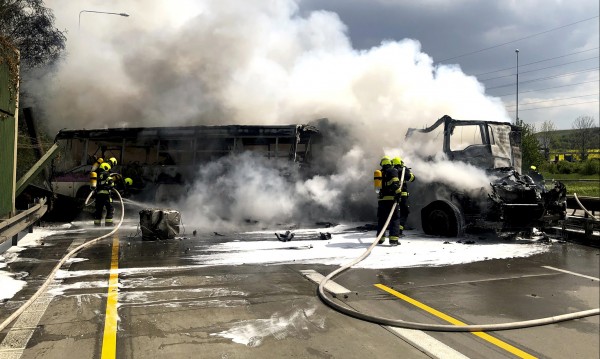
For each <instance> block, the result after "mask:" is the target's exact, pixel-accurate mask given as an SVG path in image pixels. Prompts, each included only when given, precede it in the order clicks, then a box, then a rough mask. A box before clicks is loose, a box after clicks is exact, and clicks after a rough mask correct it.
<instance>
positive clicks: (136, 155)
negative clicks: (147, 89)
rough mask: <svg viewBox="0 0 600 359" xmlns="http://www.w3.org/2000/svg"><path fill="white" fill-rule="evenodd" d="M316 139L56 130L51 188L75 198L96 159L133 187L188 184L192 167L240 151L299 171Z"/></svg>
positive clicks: (265, 129) (299, 129) (279, 130)
mask: <svg viewBox="0 0 600 359" xmlns="http://www.w3.org/2000/svg"><path fill="white" fill-rule="evenodd" d="M317 135H319V131H318V130H317V128H316V127H314V126H310V125H273V126H260V125H231V126H178V127H136V128H109V129H91V130H62V131H60V132H59V133H58V134H57V135H56V138H55V142H57V143H61V144H63V146H61V147H63V151H62V152H61V155H60V160H59V161H55V162H54V164H53V171H52V172H53V180H52V183H53V187H54V189H55V190H56V191H58V192H59V194H62V195H67V196H78V195H77V193H79V189H80V188H83V186H86V184H87V172H88V171H89V168H90V166H89V165H91V164H92V163H93V162H94V161H95V158H97V157H103V158H108V157H115V158H117V159H119V161H118V162H119V170H120V171H121V173H122V174H123V175H124V176H126V177H131V178H132V179H133V182H134V183H137V184H140V183H144V184H161V185H163V184H164V185H171V184H182V183H185V182H186V181H188V180H189V179H191V178H193V176H194V174H195V172H196V171H197V169H198V166H197V165H198V164H201V163H206V162H210V161H214V160H217V159H219V158H221V157H224V156H227V155H229V154H234V153H242V152H245V151H249V152H253V153H255V154H258V155H260V156H263V157H265V158H268V159H269V160H274V161H278V162H280V163H281V164H283V165H284V166H285V165H286V163H287V162H293V163H295V164H296V166H299V165H304V164H306V163H307V162H308V161H309V160H310V144H311V139H312V138H313V137H314V136H317Z"/></svg>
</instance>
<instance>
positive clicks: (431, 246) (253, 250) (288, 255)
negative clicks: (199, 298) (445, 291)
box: [194, 226, 551, 269]
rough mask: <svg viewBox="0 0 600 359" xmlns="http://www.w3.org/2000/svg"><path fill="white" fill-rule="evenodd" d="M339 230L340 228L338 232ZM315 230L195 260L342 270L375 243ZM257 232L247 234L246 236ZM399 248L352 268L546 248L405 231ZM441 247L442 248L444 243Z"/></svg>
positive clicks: (224, 248)
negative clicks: (340, 267) (324, 237)
mask: <svg viewBox="0 0 600 359" xmlns="http://www.w3.org/2000/svg"><path fill="white" fill-rule="evenodd" d="M338 227H340V226H338ZM338 227H335V228H328V229H322V228H321V229H316V230H296V231H293V233H295V234H296V238H298V237H300V236H306V235H307V234H308V235H310V234H311V233H313V232H314V234H315V236H313V237H314V238H315V239H311V240H296V239H293V240H291V241H289V242H280V241H278V240H277V238H276V237H275V235H274V234H273V233H272V232H265V233H270V235H271V236H272V238H273V239H271V240H263V241H244V240H243V238H242V239H241V240H239V241H233V242H226V243H219V244H214V245H211V246H208V247H203V248H201V251H202V252H205V254H204V255H198V256H195V257H194V259H195V261H196V262H197V263H198V264H203V265H241V264H286V263H295V264H326V265H342V264H346V263H347V262H349V261H351V260H353V259H355V258H357V257H359V256H360V255H362V254H363V253H364V252H365V251H366V250H367V248H368V247H369V246H370V245H371V243H372V242H373V241H374V240H375V235H374V233H375V232H374V231H371V232H342V231H340V229H342V230H343V229H344V228H343V227H340V228H338ZM319 231H321V232H326V231H328V232H330V233H331V234H332V239H330V240H319V239H316V238H318V232H319ZM256 233H257V232H252V233H248V235H249V236H251V235H255V234H256ZM407 234H408V235H407V236H406V237H404V238H402V239H401V240H400V243H401V245H399V246H397V247H390V246H389V245H388V244H387V241H386V243H385V244H383V245H378V246H376V247H375V248H374V249H373V251H372V253H371V255H370V256H368V257H367V258H366V259H365V260H363V261H362V262H360V263H358V264H357V265H355V266H354V268H373V269H382V268H405V267H417V266H445V265H453V264H462V263H471V262H478V261H484V260H491V259H503V258H516V257H529V256H532V255H535V254H539V253H543V252H546V251H548V250H549V248H550V247H551V246H549V245H547V244H542V243H536V242H535V241H530V240H521V239H513V240H511V241H498V240H493V241H492V240H488V241H483V240H477V239H472V240H473V241H474V242H475V243H474V244H464V242H465V241H467V240H469V239H464V238H463V239H461V241H462V242H463V243H457V241H458V239H456V238H454V239H448V238H436V237H430V236H426V235H424V234H422V233H416V231H407ZM445 242H447V243H445Z"/></svg>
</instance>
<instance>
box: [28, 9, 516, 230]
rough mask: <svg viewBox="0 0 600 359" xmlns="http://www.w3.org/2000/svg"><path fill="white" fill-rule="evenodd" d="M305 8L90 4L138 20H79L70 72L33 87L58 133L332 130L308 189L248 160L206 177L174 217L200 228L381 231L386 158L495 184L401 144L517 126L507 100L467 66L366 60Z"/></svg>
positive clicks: (391, 57) (385, 54)
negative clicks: (359, 227) (349, 225)
mask: <svg viewBox="0 0 600 359" xmlns="http://www.w3.org/2000/svg"><path fill="white" fill-rule="evenodd" d="M299 1H300V0H279V1H262V0H248V1H243V2H240V1H234V0H204V1H191V0H190V1H179V2H177V5H176V6H174V5H173V4H172V3H171V2H165V1H158V0H153V1H149V0H144V1H142V0H138V1H129V2H127V3H126V4H123V3H122V2H116V1H112V2H111V1H109V2H106V1H100V0H96V1H89V2H88V4H87V5H86V8H88V9H98V10H99V9H107V8H111V6H113V5H114V7H115V8H120V9H121V8H122V7H123V6H127V7H128V8H127V9H123V11H125V10H126V12H128V13H129V14H131V17H130V18H116V17H114V16H98V15H95V14H90V13H83V14H80V20H81V23H80V26H79V28H78V31H77V32H75V31H71V32H70V33H69V36H68V53H67V55H66V56H65V58H64V60H63V61H62V62H61V63H60V64H59V65H58V66H57V68H55V69H54V70H53V71H51V72H45V73H40V74H38V75H39V76H38V79H37V80H36V81H30V82H28V83H26V84H24V86H26V87H27V91H28V93H30V94H31V95H32V96H33V97H32V99H33V100H35V102H36V105H37V106H38V107H40V108H41V109H43V113H42V116H43V118H44V119H46V124H47V126H48V127H49V128H50V129H51V130H52V131H56V130H58V129H60V128H65V127H68V128H101V127H121V126H125V127H126V126H167V125H168V126H175V125H229V124H253V125H272V124H292V123H309V122H311V121H313V120H315V119H319V118H327V119H328V122H327V123H325V122H321V125H322V127H319V128H320V130H321V131H322V132H323V133H324V135H325V137H326V139H327V141H328V142H327V143H326V144H325V146H323V148H322V153H321V154H319V156H320V157H319V159H318V161H316V163H315V166H314V167H313V168H314V169H320V170H321V172H317V175H315V176H313V177H311V178H308V179H305V178H301V177H296V176H294V174H293V173H292V175H291V176H287V177H283V176H280V175H278V173H279V172H280V171H279V170H278V169H274V168H272V167H270V166H269V165H265V163H264V162H263V161H262V160H260V159H255V158H251V157H249V156H246V155H243V156H242V157H240V158H227V159H224V160H222V161H218V162H215V163H211V164H209V165H207V166H205V167H202V168H199V173H198V176H197V181H196V182H195V183H194V184H193V186H192V190H191V191H190V192H189V193H188V196H187V198H186V199H185V201H183V202H182V203H178V204H176V205H175V206H177V207H178V208H182V209H183V211H184V213H185V214H186V217H187V218H188V219H189V220H193V221H204V222H206V223H211V224H213V225H214V224H226V223H228V224H229V225H231V224H232V223H233V224H235V223H238V222H239V221H241V220H245V219H252V220H257V221H264V222H269V223H277V222H286V221H290V220H295V221H298V220H299V219H301V218H307V219H310V217H326V218H327V219H331V220H335V219H340V218H342V219H347V220H356V219H364V218H365V217H367V216H371V217H374V215H375V210H374V208H375V202H376V201H375V197H374V193H373V189H372V173H373V170H374V169H375V168H376V167H377V165H378V163H379V158H380V157H381V156H382V155H383V154H387V155H390V156H398V155H399V156H402V157H403V158H404V160H405V161H406V162H407V163H408V164H409V165H410V166H411V167H412V169H413V172H414V173H415V175H416V176H417V180H419V181H444V182H449V183H451V184H454V185H457V186H459V187H461V188H467V189H468V188H479V187H482V186H486V185H487V184H488V183H489V180H488V179H487V178H486V177H485V174H484V173H483V172H482V171H479V170H477V169H475V168H473V167H470V166H463V165H460V166H459V165H456V164H451V163H449V162H447V161H445V160H444V159H443V158H438V160H437V161H434V162H427V163H425V162H422V161H420V160H419V158H418V154H419V152H420V151H421V150H423V148H422V147H421V146H425V145H426V144H419V146H411V147H409V146H406V145H405V144H404V134H405V133H406V130H407V128H409V127H415V128H423V127H425V126H427V125H431V124H433V123H434V122H435V121H436V120H437V119H438V118H440V117H441V116H443V115H445V114H448V115H450V116H452V117H453V118H457V119H461V120H482V119H485V120H489V121H508V115H507V112H506V110H505V109H504V107H503V105H502V103H501V101H500V100H499V99H498V98H493V97H490V96H487V95H486V94H485V88H484V86H483V85H482V84H481V83H479V82H478V81H477V79H476V78H474V77H472V76H467V75H465V74H464V73H463V72H462V71H461V69H460V68H459V67H458V66H451V65H450V66H449V65H434V59H432V58H431V57H430V56H428V55H427V54H426V53H423V52H422V51H421V44H420V43H419V41H418V39H404V40H402V41H383V42H382V43H381V44H380V45H379V46H376V47H373V48H371V49H368V50H360V51H359V50H356V49H354V48H353V46H352V43H351V41H350V39H349V36H348V34H347V28H346V26H345V25H344V24H343V23H342V22H341V21H340V18H339V17H338V16H337V15H336V14H335V13H332V12H327V11H314V12H311V13H307V14H301V13H300V12H299V11H298V4H299ZM48 6H50V7H51V8H53V10H54V12H55V13H56V14H62V13H69V14H71V16H72V17H73V19H70V20H69V21H70V22H68V21H67V22H65V26H67V25H69V24H70V26H71V28H75V24H74V21H75V20H76V17H75V16H74V15H73V14H77V13H78V12H79V11H80V10H81V9H80V4H79V3H77V2H71V1H65V0H54V1H48ZM57 16H58V15H57ZM57 20H59V24H58V25H59V27H60V25H61V23H60V21H61V20H60V19H57ZM288 171H291V170H289V169H288ZM292 172H293V171H292ZM413 195H418V194H417V193H413Z"/></svg>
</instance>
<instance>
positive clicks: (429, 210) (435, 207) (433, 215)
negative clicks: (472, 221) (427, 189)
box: [421, 201, 465, 237]
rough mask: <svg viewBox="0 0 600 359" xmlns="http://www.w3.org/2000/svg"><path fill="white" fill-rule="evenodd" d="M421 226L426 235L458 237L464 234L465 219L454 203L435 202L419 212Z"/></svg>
mask: <svg viewBox="0 0 600 359" xmlns="http://www.w3.org/2000/svg"><path fill="white" fill-rule="evenodd" d="M421 225H422V226H423V231H424V232H425V233H426V234H430V235H434V236H442V237H459V236H462V235H463V234H464V228H465V219H464V216H463V215H462V213H461V211H460V209H459V208H458V207H457V206H456V205H455V204H454V203H452V202H448V201H436V202H433V203H430V204H429V205H427V206H426V207H425V208H423V209H422V210H421Z"/></svg>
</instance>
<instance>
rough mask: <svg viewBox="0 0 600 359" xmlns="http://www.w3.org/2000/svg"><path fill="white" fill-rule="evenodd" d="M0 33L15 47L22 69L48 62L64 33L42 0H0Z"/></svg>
mask: <svg viewBox="0 0 600 359" xmlns="http://www.w3.org/2000/svg"><path fill="white" fill-rule="evenodd" d="M0 36H2V37H4V38H6V39H7V40H8V41H10V42H11V43H12V44H13V46H15V47H16V48H17V49H19V52H20V53H21V66H22V67H23V68H24V69H28V68H34V67H39V66H42V65H46V64H49V63H52V62H53V61H55V60H56V59H58V58H59V57H60V54H61V53H62V52H63V50H64V49H65V41H66V37H65V34H64V32H63V31H60V30H58V29H57V28H55V27H54V14H53V12H52V10H50V9H48V8H46V7H45V6H44V2H43V1H42V0H0Z"/></svg>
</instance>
